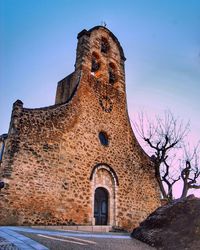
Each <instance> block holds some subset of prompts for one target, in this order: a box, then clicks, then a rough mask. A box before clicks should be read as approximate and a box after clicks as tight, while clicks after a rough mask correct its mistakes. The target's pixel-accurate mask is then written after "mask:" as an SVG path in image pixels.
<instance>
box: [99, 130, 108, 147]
mask: <svg viewBox="0 0 200 250" xmlns="http://www.w3.org/2000/svg"><path fill="white" fill-rule="evenodd" d="M99 140H100V142H101V144H102V145H103V146H108V136H107V134H106V133H105V132H100V133H99Z"/></svg>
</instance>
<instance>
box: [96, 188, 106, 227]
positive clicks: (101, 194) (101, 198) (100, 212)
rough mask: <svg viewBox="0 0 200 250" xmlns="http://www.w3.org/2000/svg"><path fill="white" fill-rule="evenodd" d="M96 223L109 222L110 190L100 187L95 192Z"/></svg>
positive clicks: (103, 223) (104, 223)
mask: <svg viewBox="0 0 200 250" xmlns="http://www.w3.org/2000/svg"><path fill="white" fill-rule="evenodd" d="M94 217H95V225H107V223H108V191H107V190H106V189H105V188H103V187H99V188H97V189H96V190H95V194H94Z"/></svg>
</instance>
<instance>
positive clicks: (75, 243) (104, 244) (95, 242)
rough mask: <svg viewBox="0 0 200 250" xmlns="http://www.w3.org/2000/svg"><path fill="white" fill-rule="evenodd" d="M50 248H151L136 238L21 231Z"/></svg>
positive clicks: (98, 249) (80, 249) (92, 249)
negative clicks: (40, 234)
mask: <svg viewBox="0 0 200 250" xmlns="http://www.w3.org/2000/svg"><path fill="white" fill-rule="evenodd" d="M20 234H23V235H24V236H26V237H29V238H31V239H33V240H35V241H37V242H39V243H40V244H42V245H44V246H46V247H48V248H49V249H50V250H153V249H155V248H152V247H150V246H148V245H146V244H144V243H142V242H140V241H138V240H136V239H99V238H81V237H63V236H47V235H42V236H39V235H37V234H32V233H24V232H23V233H21V232H20ZM52 238H53V239H52Z"/></svg>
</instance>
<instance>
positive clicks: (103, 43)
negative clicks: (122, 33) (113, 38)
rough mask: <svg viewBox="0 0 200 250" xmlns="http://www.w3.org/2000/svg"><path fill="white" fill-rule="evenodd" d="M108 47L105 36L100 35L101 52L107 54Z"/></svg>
mask: <svg viewBox="0 0 200 250" xmlns="http://www.w3.org/2000/svg"><path fill="white" fill-rule="evenodd" d="M109 48H110V46H109V43H108V40H107V39H106V38H104V37H102V39H101V52H103V53H105V54H107V53H108V51H109Z"/></svg>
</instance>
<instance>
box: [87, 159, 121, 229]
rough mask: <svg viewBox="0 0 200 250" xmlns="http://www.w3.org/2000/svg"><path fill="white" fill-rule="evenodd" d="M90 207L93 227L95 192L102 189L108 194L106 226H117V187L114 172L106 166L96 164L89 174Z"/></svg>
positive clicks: (94, 221)
mask: <svg viewBox="0 0 200 250" xmlns="http://www.w3.org/2000/svg"><path fill="white" fill-rule="evenodd" d="M90 180H91V189H92V197H91V206H92V216H91V217H92V224H93V225H95V223H96V220H95V211H94V206H95V191H96V190H97V189H99V188H103V189H105V190H106V191H107V192H108V204H107V207H108V211H107V213H108V214H107V225H111V226H115V225H117V221H116V214H117V188H118V185H119V182H118V178H117V175H116V173H115V171H114V170H113V169H112V168H111V167H110V166H109V165H107V164H97V165H96V166H95V167H94V168H93V170H92V173H91V176H90Z"/></svg>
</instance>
